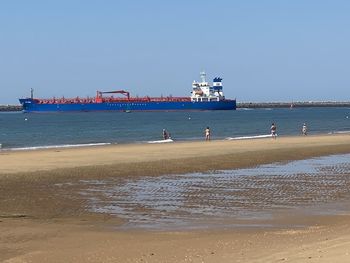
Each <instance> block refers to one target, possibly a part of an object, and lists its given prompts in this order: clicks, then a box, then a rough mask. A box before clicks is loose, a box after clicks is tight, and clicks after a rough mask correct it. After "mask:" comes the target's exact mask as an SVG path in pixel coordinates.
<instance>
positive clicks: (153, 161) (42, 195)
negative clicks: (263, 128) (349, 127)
mask: <svg viewBox="0 0 350 263" xmlns="http://www.w3.org/2000/svg"><path fill="white" fill-rule="evenodd" d="M337 153H350V136H349V135H325V136H308V137H286V138H283V137H281V138H277V140H272V139H259V140H242V141H211V142H190V143H187V142H186V143H185V142H179V143H174V144H166V145H113V146H102V147H91V148H80V149H54V150H38V151H23V152H22V151H20V152H6V151H2V152H0V164H1V167H2V169H1V172H0V182H1V185H0V188H1V189H0V190H1V191H0V260H2V261H4V262H281V261H282V262H283V261H288V262H312V260H314V261H317V262H347V261H348V260H350V230H349V222H350V221H349V215H348V214H343V215H322V216H321V215H310V216H308V217H305V216H304V215H303V214H302V213H301V214H298V213H293V215H291V214H283V213H278V214H277V215H276V220H277V221H276V227H272V228H266V227H258V228H236V229H232V228H229V229H220V228H218V229H208V230H203V229H201V230H186V229H183V230H181V229H179V230H176V231H174V230H167V231H155V232H154V231H145V230H127V231H122V230H120V229H119V230H118V229H117V227H116V226H122V225H123V224H124V223H125V222H124V221H123V219H122V218H120V217H118V216H111V215H106V214H96V213H93V212H91V211H88V210H87V207H88V205H89V204H88V200H87V199H86V198H84V196H82V195H81V192H80V190H81V180H111V179H115V178H125V179H128V178H141V177H142V176H161V175H164V174H169V175H171V174H179V173H188V172H205V171H210V170H218V169H233V168H243V167H253V166H256V165H258V164H265V163H272V162H276V161H286V160H299V159H305V158H309V157H313V156H322V155H329V154H337ZM344 176H347V175H344ZM330 187H334V185H331V186H330ZM217 191H219V190H217ZM251 194H252V197H253V194H254V192H252V193H251ZM189 198H190V197H189ZM144 212H145V214H147V211H144ZM229 223H230V222H229ZM231 223H233V222H231ZM281 225H283V227H281ZM298 225H300V226H298Z"/></svg>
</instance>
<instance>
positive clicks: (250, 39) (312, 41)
mask: <svg viewBox="0 0 350 263" xmlns="http://www.w3.org/2000/svg"><path fill="white" fill-rule="evenodd" d="M349 51H350V1H346V0H344V1H340V0H333V1H332V0H328V1H322V0H290V1H287V0H285V1H283V0H275V1H268V0H266V1H263V0H255V1H253V0H251V1H250V0H241V1H234V0H232V1H229V0H227V1H224V0H216V1H209V0H208V1H205V0H202V1H197V0H192V1H190V0H188V1H186V0H177V1H161V0H159V1H158V0H147V1H141V0H139V1H136V0H134V1H133V0H128V1H127V0H125V1H118V0H115V1H112V0H110V1H107V0H106V1H104V0H100V1H98V0H95V1H92V0H81V1H74V0H57V1H46V0H42V1H37V0H30V1H27V0H22V1H20V0H2V1H1V2H0V72H1V74H0V90H1V96H0V104H7V103H17V98H19V97H24V96H27V95H29V89H30V88H34V89H35V92H36V96H37V97H51V96H56V97H59V96H62V95H64V96H65V97H75V96H86V95H90V96H94V95H95V91H96V90H114V89H127V90H129V91H130V92H131V93H132V95H139V96H143V95H149V96H158V95H161V94H162V95H169V94H171V95H173V96H188V95H190V93H189V92H190V90H191V82H192V81H193V80H194V79H199V75H198V74H199V72H200V71H201V70H203V69H204V70H205V71H206V72H207V75H208V76H209V77H210V79H212V77H215V76H221V77H223V78H224V92H225V94H226V97H229V98H237V100H238V101H297V100H350V52H349Z"/></svg>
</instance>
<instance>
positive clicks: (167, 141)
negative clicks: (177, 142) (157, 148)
mask: <svg viewBox="0 0 350 263" xmlns="http://www.w3.org/2000/svg"><path fill="white" fill-rule="evenodd" d="M169 142H174V141H173V140H172V139H166V140H159V141H148V143H169Z"/></svg>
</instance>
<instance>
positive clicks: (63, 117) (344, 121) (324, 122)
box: [0, 108, 350, 149]
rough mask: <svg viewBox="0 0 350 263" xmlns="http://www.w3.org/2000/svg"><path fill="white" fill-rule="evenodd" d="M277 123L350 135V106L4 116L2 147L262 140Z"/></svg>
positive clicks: (280, 127) (282, 128)
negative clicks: (207, 134)
mask: <svg viewBox="0 0 350 263" xmlns="http://www.w3.org/2000/svg"><path fill="white" fill-rule="evenodd" d="M272 122H274V123H276V124H277V133H278V135H279V136H284V135H297V134H300V129H301V127H302V124H303V123H304V122H306V123H307V125H308V128H309V133H310V134H326V133H347V132H349V133H350V108H293V109H240V110H237V111H203V112H131V113H125V112H82V113H48V114H46V113H40V114H33V113H31V114H24V113H21V112H11V113H0V144H1V145H2V149H23V148H24V149H26V148H30V147H32V148H33V149H35V148H40V147H57V146H60V147H62V146H64V147H74V146H84V145H95V144H97V145H99V144H124V143H145V142H148V141H154V140H160V139H161V138H162V129H163V128H165V129H167V130H168V131H169V132H170V133H171V136H172V138H173V139H174V140H175V141H186V140H202V139H203V137H204V129H205V128H206V127H207V126H209V127H210V129H211V132H212V138H213V139H225V138H239V137H251V136H261V135H267V134H269V133H270V126H271V123H272Z"/></svg>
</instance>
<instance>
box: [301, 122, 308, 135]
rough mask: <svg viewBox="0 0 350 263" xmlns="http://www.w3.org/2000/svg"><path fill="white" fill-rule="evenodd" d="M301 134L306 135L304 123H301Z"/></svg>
mask: <svg viewBox="0 0 350 263" xmlns="http://www.w3.org/2000/svg"><path fill="white" fill-rule="evenodd" d="M301 134H302V135H305V136H306V135H307V127H306V123H304V124H303V127H302V128H301Z"/></svg>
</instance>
